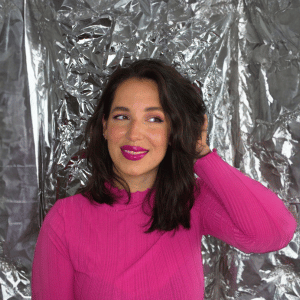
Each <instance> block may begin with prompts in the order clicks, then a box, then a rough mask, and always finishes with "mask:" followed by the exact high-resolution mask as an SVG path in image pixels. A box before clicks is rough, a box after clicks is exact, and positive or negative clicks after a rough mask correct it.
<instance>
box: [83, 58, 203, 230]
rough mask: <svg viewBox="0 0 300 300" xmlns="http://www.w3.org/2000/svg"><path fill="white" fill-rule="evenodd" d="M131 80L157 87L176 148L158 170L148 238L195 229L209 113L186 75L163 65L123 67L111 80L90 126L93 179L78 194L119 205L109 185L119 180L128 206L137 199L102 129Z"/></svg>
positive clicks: (87, 142)
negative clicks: (200, 146)
mask: <svg viewBox="0 0 300 300" xmlns="http://www.w3.org/2000/svg"><path fill="white" fill-rule="evenodd" d="M131 78H136V79H140V80H143V79H150V80H154V81H155V82H156V84H157V86H158V90H159V98H160V102H161V106H162V108H163V110H164V113H165V115H166V116H167V117H168V118H169V120H170V121H171V135H170V140H169V141H170V143H171V146H170V145H169V146H168V148H167V152H166V155H165V157H164V159H163V160H162V161H161V163H160V165H159V167H158V172H157V176H156V179H155V182H154V184H153V186H152V188H151V189H149V191H148V192H147V195H146V197H145V202H146V201H148V204H149V203H150V197H151V194H152V193H153V192H154V190H155V198H154V203H153V207H152V216H151V218H150V220H149V222H148V223H147V224H146V225H145V226H148V225H149V224H150V223H151V226H150V227H149V229H148V230H147V231H145V233H150V232H153V231H154V230H160V231H171V230H173V229H175V231H174V234H175V232H176V230H177V229H178V227H179V225H180V224H181V225H182V226H183V227H184V228H187V229H189V228H190V210H191V208H192V207H193V205H194V202H195V196H194V192H196V193H200V188H199V186H198V185H197V184H196V178H195V175H194V160H195V159H198V158H199V157H200V156H199V153H197V152H196V145H197V141H198V139H199V138H200V137H201V130H202V126H203V124H204V114H205V112H206V108H205V105H204V102H203V99H202V92H201V89H200V88H199V87H196V86H194V85H193V84H192V83H191V82H190V81H189V80H188V79H186V78H184V77H183V76H182V75H180V73H179V72H178V71H177V70H176V69H175V68H174V67H172V66H170V65H167V64H166V63H163V62H162V61H160V60H155V59H144V60H138V61H135V62H133V63H131V64H130V65H128V66H126V67H121V66H119V67H118V68H117V69H116V70H115V71H114V72H113V74H112V75H111V77H110V78H109V80H108V83H107V85H106V87H105V89H104V90H103V93H102V95H101V98H100V100H99V103H98V105H97V107H96V109H95V111H94V113H93V115H92V116H91V118H90V119H89V120H88V122H87V126H86V131H85V154H86V157H87V162H88V168H89V169H90V171H91V176H90V178H89V180H88V182H87V184H86V185H85V186H84V187H81V188H80V189H79V190H78V191H77V192H78V193H81V194H83V195H84V196H86V197H87V198H89V199H90V201H91V202H93V203H94V204H95V202H97V203H106V204H108V205H110V206H113V204H114V203H115V202H116V201H117V198H116V196H114V195H113V194H112V193H110V191H109V189H107V188H106V187H105V185H104V183H105V182H106V181H107V182H110V183H111V184H112V185H113V186H115V185H114V181H117V182H119V183H120V184H121V186H123V187H124V189H125V190H126V192H127V194H128V199H129V200H128V203H129V202H130V200H131V193H130V188H129V186H128V184H127V183H126V181H125V180H123V179H122V178H121V177H119V176H118V175H117V174H115V173H114V172H113V161H112V159H111V157H110V155H109V151H108V147H107V141H106V140H105V138H104V137H103V124H102V118H104V119H105V120H108V117H109V114H110V110H111V107H112V103H113V100H114V95H115V92H116V89H117V88H118V86H119V85H120V84H121V83H123V82H124V81H125V80H128V79H131ZM194 189H195V190H194ZM145 202H144V203H145Z"/></svg>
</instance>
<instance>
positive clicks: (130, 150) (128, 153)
mask: <svg viewBox="0 0 300 300" xmlns="http://www.w3.org/2000/svg"><path fill="white" fill-rule="evenodd" d="M121 150H122V154H123V156H124V157H125V158H126V159H129V160H140V159H142V158H143V157H144V156H145V155H146V154H147V153H148V152H149V150H147V149H144V148H141V147H137V146H129V145H126V146H122V147H121ZM135 152H136V153H135ZM141 152H142V153H141Z"/></svg>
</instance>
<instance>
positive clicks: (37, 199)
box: [0, 0, 300, 300]
mask: <svg viewBox="0 0 300 300" xmlns="http://www.w3.org/2000/svg"><path fill="white" fill-rule="evenodd" d="M299 15H300V1H287V0H273V1H268V0H261V1H258V0H257V1H253V0H252V1H251V0H244V1H242V0H235V1H227V0H225V1H216V0H206V1H205V0H204V1H197V0H190V1H181V0H177V1H175V0H169V1H168V0H165V1H161V0H132V1H129V0H120V1H115V0H113V1H108V0H103V1H99V0H72V1H71V0H47V1H46V0H38V1H36V0H24V1H22V0H0V103H1V106H0V128H1V131H0V137H1V143H0V145H1V146H0V147H1V148H0V149H1V156H0V213H1V215H0V216H1V218H0V280H1V281H0V283H1V293H2V294H1V297H0V298H1V299H4V300H6V299H30V298H31V296H30V279H31V264H32V259H33V253H34V247H35V243H36V239H37V235H38V231H39V228H40V225H41V224H42V221H43V218H44V216H45V214H46V213H47V212H48V210H49V209H50V208H51V207H52V205H53V204H54V203H55V201H56V200H57V199H58V198H63V197H66V196H69V195H73V194H74V193H75V191H76V189H77V188H78V187H79V186H80V184H81V183H84V182H85V181H86V179H87V176H88V172H87V171H86V162H85V161H84V159H81V158H80V156H79V155H78V151H79V149H80V143H81V140H82V135H83V129H84V126H85V124H86V122H87V120H88V118H89V116H90V115H91V114H92V112H93V110H94V107H95V104H96V99H97V98H98V97H99V95H101V91H102V88H103V86H104V84H105V81H106V80H107V78H108V76H109V75H110V74H111V73H112V72H113V70H114V68H115V67H116V66H117V65H119V64H121V65H123V64H124V63H125V62H128V61H132V60H134V59H137V58H149V57H152V58H162V59H164V60H166V61H168V62H170V63H173V64H174V65H176V68H177V69H178V70H179V71H180V72H181V73H182V74H185V75H187V76H188V77H189V78H190V79H191V80H192V81H193V82H195V83H196V84H198V85H201V86H202V89H203V93H204V100H205V103H206V105H207V108H208V115H209V136H210V141H209V144H210V147H211V148H217V149H218V153H219V154H220V155H221V156H222V157H223V159H224V160H225V161H227V162H228V163H229V164H231V165H233V166H234V167H236V168H238V169H239V170H241V171H242V172H244V173H245V174H247V175H248V176H250V177H252V178H254V179H256V180H258V181H260V182H261V183H262V184H264V185H265V186H267V187H268V188H270V189H272V190H273V191H274V192H276V193H277V194H278V195H279V197H280V198H282V199H283V201H284V202H285V204H286V205H287V207H288V208H289V209H290V210H291V211H292V213H293V214H294V215H295V218H298V211H299V209H300V201H299V200H300V193H299V185H300V151H299V149H300V147H299V141H300V114H299V112H300V94H299V82H300V80H299V79H300V72H299V61H300V58H299V48H300V41H299V36H300V18H299ZM298 221H299V220H298ZM299 244H300V243H299V232H298V231H297V232H296V234H295V236H294V238H293V240H292V241H291V243H290V244H289V245H288V246H287V247H286V248H284V249H282V250H280V251H278V252H272V253H267V254H252V255H250V254H245V253H243V252H240V251H239V250H237V249H235V248H233V247H231V246H229V245H226V244H225V243H223V242H221V241H219V240H217V239H215V238H213V237H210V236H207V237H203V241H202V252H203V263H204V272H205V283H206V295H205V297H206V299H211V300H216V299H241V300H248V299H256V300H263V299H265V300H269V299H275V300H279V299H282V300H294V299H299V298H300V286H299V284H300V279H299V274H300V273H299V272H300V270H299Z"/></svg>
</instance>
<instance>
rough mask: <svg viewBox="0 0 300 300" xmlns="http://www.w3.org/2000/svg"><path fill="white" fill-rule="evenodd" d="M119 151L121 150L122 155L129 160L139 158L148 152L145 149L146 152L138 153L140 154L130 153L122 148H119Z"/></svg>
mask: <svg viewBox="0 0 300 300" xmlns="http://www.w3.org/2000/svg"><path fill="white" fill-rule="evenodd" d="M121 151H122V154H123V156H124V157H125V158H126V159H129V160H140V159H142V158H143V157H144V156H145V155H146V154H147V153H148V152H149V151H146V152H144V153H140V154H131V153H128V152H126V151H124V150H121Z"/></svg>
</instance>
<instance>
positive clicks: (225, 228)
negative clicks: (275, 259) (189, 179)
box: [194, 149, 297, 253]
mask: <svg viewBox="0 0 300 300" xmlns="http://www.w3.org/2000/svg"><path fill="white" fill-rule="evenodd" d="M194 169H195V172H196V174H197V175H198V176H199V178H200V182H202V190H203V192H204V196H203V193H202V192H201V194H200V196H199V197H203V198H201V199H202V200H201V213H200V216H201V220H200V224H201V226H202V229H203V234H210V235H212V236H214V237H217V238H219V239H221V240H223V241H225V242H226V243H228V244H230V245H232V246H234V247H236V248H238V249H240V250H242V251H244V252H246V253H251V252H253V253H265V252H271V251H276V250H279V249H281V248H284V247H285V246H286V245H287V244H288V243H289V242H290V240H291V239H292V237H293V234H294V232H295V230H296V227H297V223H296V221H295V218H294V217H293V215H292V214H291V213H290V212H289V211H288V209H287V208H286V207H285V205H284V204H283V202H282V201H281V200H280V199H279V198H278V197H277V195H276V194H274V193H273V192H272V191H270V190H269V189H267V188H266V187H264V186H263V185H262V184H260V183H259V182H257V181H255V180H253V179H251V178H249V177H247V176H246V175H244V174H243V173H241V172H240V171H238V170H237V169H235V168H233V167H232V166H230V165H229V164H227V163H226V162H224V161H223V160H222V159H221V158H220V157H219V156H218V154H217V153H216V150H215V149H214V151H213V152H212V153H210V154H208V155H207V156H205V157H203V158H201V159H198V160H197V162H196V163H195V166H194Z"/></svg>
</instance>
